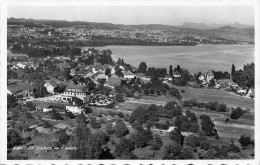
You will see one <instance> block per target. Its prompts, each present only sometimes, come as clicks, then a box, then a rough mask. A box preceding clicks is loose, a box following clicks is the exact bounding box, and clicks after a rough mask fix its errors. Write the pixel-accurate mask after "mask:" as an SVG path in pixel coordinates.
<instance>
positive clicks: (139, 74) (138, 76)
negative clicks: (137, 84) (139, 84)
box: [135, 73, 145, 79]
mask: <svg viewBox="0 0 260 165" xmlns="http://www.w3.org/2000/svg"><path fill="white" fill-rule="evenodd" d="M135 76H136V77H137V78H140V79H142V78H145V75H144V74H143V73H136V74H135Z"/></svg>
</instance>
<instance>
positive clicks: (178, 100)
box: [7, 48, 254, 159]
mask: <svg viewBox="0 0 260 165" xmlns="http://www.w3.org/2000/svg"><path fill="white" fill-rule="evenodd" d="M80 54H81V55H71V56H70V55H69V56H64V55H63V56H55V57H50V56H47V57H45V58H40V57H29V56H28V55H25V54H13V53H11V52H8V54H7V60H8V66H7V67H8V80H7V81H8V85H7V95H8V110H7V113H8V129H9V130H12V129H14V128H15V129H21V130H22V137H23V138H24V139H27V140H28V138H29V137H30V138H31V137H33V139H32V140H30V139H29V140H28V141H25V144H26V147H29V146H32V145H34V146H37V145H39V146H40V145H44V146H48V145H50V146H53V147H57V146H60V145H65V146H67V144H68V141H67V140H66V142H62V143H60V140H59V139H60V138H61V136H64V135H66V136H65V137H67V136H75V129H76V127H77V123H78V119H77V118H79V117H78V116H81V117H80V118H86V119H85V121H87V122H89V125H90V126H88V128H89V129H90V131H91V133H97V132H98V130H103V131H104V132H107V133H108V134H109V129H116V128H117V127H118V125H119V123H120V122H122V121H123V123H124V124H123V125H125V127H126V128H124V129H127V130H128V132H130V134H132V133H133V132H135V130H136V129H137V127H138V126H135V125H134V124H133V121H132V120H137V121H138V120H140V119H138V118H137V117H134V116H135V114H136V113H140V114H142V115H145V114H146V113H147V112H146V111H151V112H152V111H153V109H156V111H158V113H159V111H161V114H160V115H158V116H159V118H158V116H156V118H158V120H156V122H153V124H152V125H151V126H149V128H150V130H151V131H152V133H153V134H154V136H155V135H158V136H159V137H160V138H162V141H163V142H164V143H165V144H168V143H169V142H168V141H169V139H170V141H171V139H174V138H172V136H173V135H172V134H173V132H175V131H176V129H177V128H178V126H177V125H176V123H175V122H174V120H173V118H176V115H183V114H184V116H189V118H190V119H185V120H184V119H181V120H183V122H184V121H185V122H187V123H190V124H191V125H192V126H191V125H190V126H188V127H187V128H183V130H182V131H181V134H182V136H184V137H189V136H192V137H193V136H194V135H196V134H197V132H198V131H199V127H200V125H199V124H198V120H204V119H200V118H199V117H196V115H198V114H201V112H204V111H205V109H206V112H205V114H208V111H212V113H215V112H213V111H217V112H218V114H215V116H217V117H213V118H212V120H213V121H211V120H210V119H209V120H210V122H214V124H215V126H214V127H212V130H211V133H209V135H211V136H212V135H214V136H213V137H208V138H209V139H214V138H215V139H219V136H220V137H221V138H223V139H225V138H226V137H225V136H224V135H223V136H222V134H221V132H219V133H216V128H217V127H218V126H220V124H223V123H227V121H230V120H231V124H233V117H232V115H231V119H229V115H230V113H231V112H233V111H234V112H237V111H239V108H240V107H237V106H231V105H229V104H228V103H222V104H221V103H214V105H215V106H216V108H215V110H213V109H214V108H211V106H213V105H212V104H213V103H212V102H210V101H203V100H200V99H199V97H198V99H197V100H195V103H196V104H195V103H194V99H193V98H192V99H193V100H192V99H190V98H189V97H187V98H186V97H185V95H187V94H188V92H187V91H189V89H191V90H192V89H195V90H196V89H198V90H199V89H201V90H208V91H209V92H210V91H216V92H218V91H219V92H221V93H222V94H223V95H225V94H224V93H229V94H232V95H235V96H236V97H240V98H241V99H244V100H245V99H247V100H253V99H254V89H253V88H248V87H240V86H239V85H238V84H237V83H235V82H234V81H233V80H232V78H230V77H231V76H230V74H227V76H226V78H222V79H215V77H214V72H213V71H207V72H205V74H201V73H198V74H189V72H188V71H187V70H186V69H184V68H180V66H179V65H178V66H177V67H176V68H174V69H173V68H172V66H171V67H170V69H169V72H167V69H164V68H159V69H158V68H153V67H147V65H146V64H145V62H141V63H140V65H139V67H138V68H136V67H133V66H131V65H129V64H127V63H125V62H124V60H123V59H118V61H117V62H114V61H113V59H112V58H111V55H112V50H97V49H94V48H89V49H82V50H81V53H80ZM156 75H159V76H156ZM213 93H214V92H213ZM192 97H193V96H192ZM195 99H196V98H195ZM187 104H188V105H187ZM202 104H203V105H202ZM226 104H227V105H226ZM199 105H202V106H199ZM206 105H209V106H208V107H207V106H206ZM223 106H224V108H223ZM181 107H182V108H181ZM191 107H192V108H191ZM194 107H198V112H196V110H194ZM204 107H205V108H204ZM242 108H243V109H242V113H245V114H246V113H249V112H251V111H253V108H252V109H251V107H249V108H248V107H242ZM19 109H22V110H21V111H19ZM181 109H183V110H186V113H184V112H183V113H182V112H181V111H182V110H181ZM240 109H241V108H240ZM138 111H140V112H138ZM156 113H157V112H156ZM190 113H191V114H192V115H191V114H190ZM195 114H196V115H195ZM209 114H211V112H210V113H209ZM231 114H232V113H231ZM142 115H139V116H142ZM18 116H20V117H22V119H21V120H20V119H19V120H18V121H17V117H18ZM191 116H192V117H191ZM194 116H195V118H196V119H194ZM209 116H211V115H209ZM241 116H242V115H241ZM244 116H245V115H244ZM20 117H18V118H20ZM154 117H155V116H154ZM239 117H240V116H239ZM239 117H237V118H236V119H235V117H234V121H235V120H237V119H238V118H239ZM75 118H76V120H75ZM135 118H136V119H135ZM144 118H145V117H144ZM242 118H243V117H242ZM24 120H25V121H24ZM26 120H28V121H27V122H26ZM142 120H143V119H142ZM175 120H176V119H175ZM191 120H194V121H191ZM205 120H206V119H205ZM207 120H208V119H207ZM219 120H220V121H219ZM137 123H139V121H138V122H137ZM218 123H220V124H219V125H217V124H218ZM121 124H122V123H121ZM214 124H213V125H214ZM108 125H109V128H108ZM148 125H149V123H148V122H147V123H143V124H142V126H141V127H142V129H145V130H147V129H148ZM20 126H22V128H21V127H20ZM110 127H111V128H110ZM146 127H147V128H146ZM124 129H123V130H124ZM138 129H140V128H138ZM62 131H65V132H62ZM212 131H215V132H212ZM57 132H58V134H59V132H61V133H60V134H59V135H60V136H58V142H59V143H58V142H57V138H56V137H55V138H50V137H51V135H52V134H56V133H57ZM126 132H127V131H126ZM126 132H124V131H123V134H122V135H116V136H117V137H114V135H113V134H112V135H111V137H110V138H112V139H113V140H114V141H112V142H110V143H109V144H107V147H108V148H109V149H110V150H111V152H110V153H113V152H115V148H114V147H115V146H117V145H120V141H119V139H118V138H119V137H122V136H123V137H124V136H127V137H128V136H129V135H126V134H127V133H126ZM118 134H120V133H118ZM41 135H44V138H45V140H46V143H44V144H42V142H39V138H40V136H41ZM241 136H242V135H238V136H237V137H236V139H237V140H239V138H240V137H241ZM48 138H50V139H49V140H48ZM37 139H38V140H37ZM115 141H116V142H115ZM165 141H166V142H165ZM225 143H226V142H225ZM228 144H229V143H228ZM237 144H239V143H237ZM250 144H251V141H250ZM146 145H148V143H147V144H144V146H146ZM137 150H138V149H137ZM249 150H250V151H251V148H249ZM45 151H46V152H47V153H44V154H43V152H41V151H37V152H36V153H33V152H32V151H28V152H26V153H27V157H26V158H28V155H29V158H33V157H34V158H35V157H37V158H43V159H50V158H51V159H53V158H55V159H67V158H68V157H67V155H70V154H64V153H63V151H61V150H60V151H59V152H58V153H55V155H53V153H54V152H53V151H50V150H47V149H45ZM141 151H142V150H141V149H140V150H138V151H136V152H138V154H137V153H135V155H139V154H140V153H139V152H141ZM10 152H11V153H12V155H15V154H18V155H19V156H18V158H21V155H24V154H25V152H22V151H20V150H15V151H14V150H12V151H11V150H10ZM203 152H204V151H203ZM247 152H248V151H247ZM145 153H146V154H145V155H141V156H140V155H139V158H148V157H149V158H151V157H153V158H156V157H157V158H161V155H160V154H159V153H157V152H152V153H151V152H150V151H149V152H148V151H146V152H145ZM147 154H148V155H147ZM231 155H232V154H231ZM251 155H252V154H251ZM70 156H71V155H70ZM70 156H69V157H70ZM240 156H241V155H240ZM10 157H11V158H12V156H10ZM242 157H248V156H245V154H244V156H242Z"/></svg>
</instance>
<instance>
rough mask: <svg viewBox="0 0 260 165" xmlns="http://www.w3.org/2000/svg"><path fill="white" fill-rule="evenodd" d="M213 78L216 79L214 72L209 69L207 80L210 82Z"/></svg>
mask: <svg viewBox="0 0 260 165" xmlns="http://www.w3.org/2000/svg"><path fill="white" fill-rule="evenodd" d="M212 79H214V74H213V72H212V70H208V72H207V74H206V81H207V82H209V81H210V80H212Z"/></svg>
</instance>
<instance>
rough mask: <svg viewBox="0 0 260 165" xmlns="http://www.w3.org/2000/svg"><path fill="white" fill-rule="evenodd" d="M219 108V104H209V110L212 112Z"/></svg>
mask: <svg viewBox="0 0 260 165" xmlns="http://www.w3.org/2000/svg"><path fill="white" fill-rule="evenodd" d="M217 106H218V102H214V103H213V102H209V109H210V110H212V111H216V110H217Z"/></svg>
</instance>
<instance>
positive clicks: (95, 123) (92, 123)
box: [90, 117, 101, 129]
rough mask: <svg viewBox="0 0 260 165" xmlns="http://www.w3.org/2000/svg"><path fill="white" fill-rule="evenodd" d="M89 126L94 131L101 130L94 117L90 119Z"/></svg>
mask: <svg viewBox="0 0 260 165" xmlns="http://www.w3.org/2000/svg"><path fill="white" fill-rule="evenodd" d="M90 125H91V127H92V128H94V129H98V128H101V123H100V122H99V121H97V119H96V118H95V117H90Z"/></svg>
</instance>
